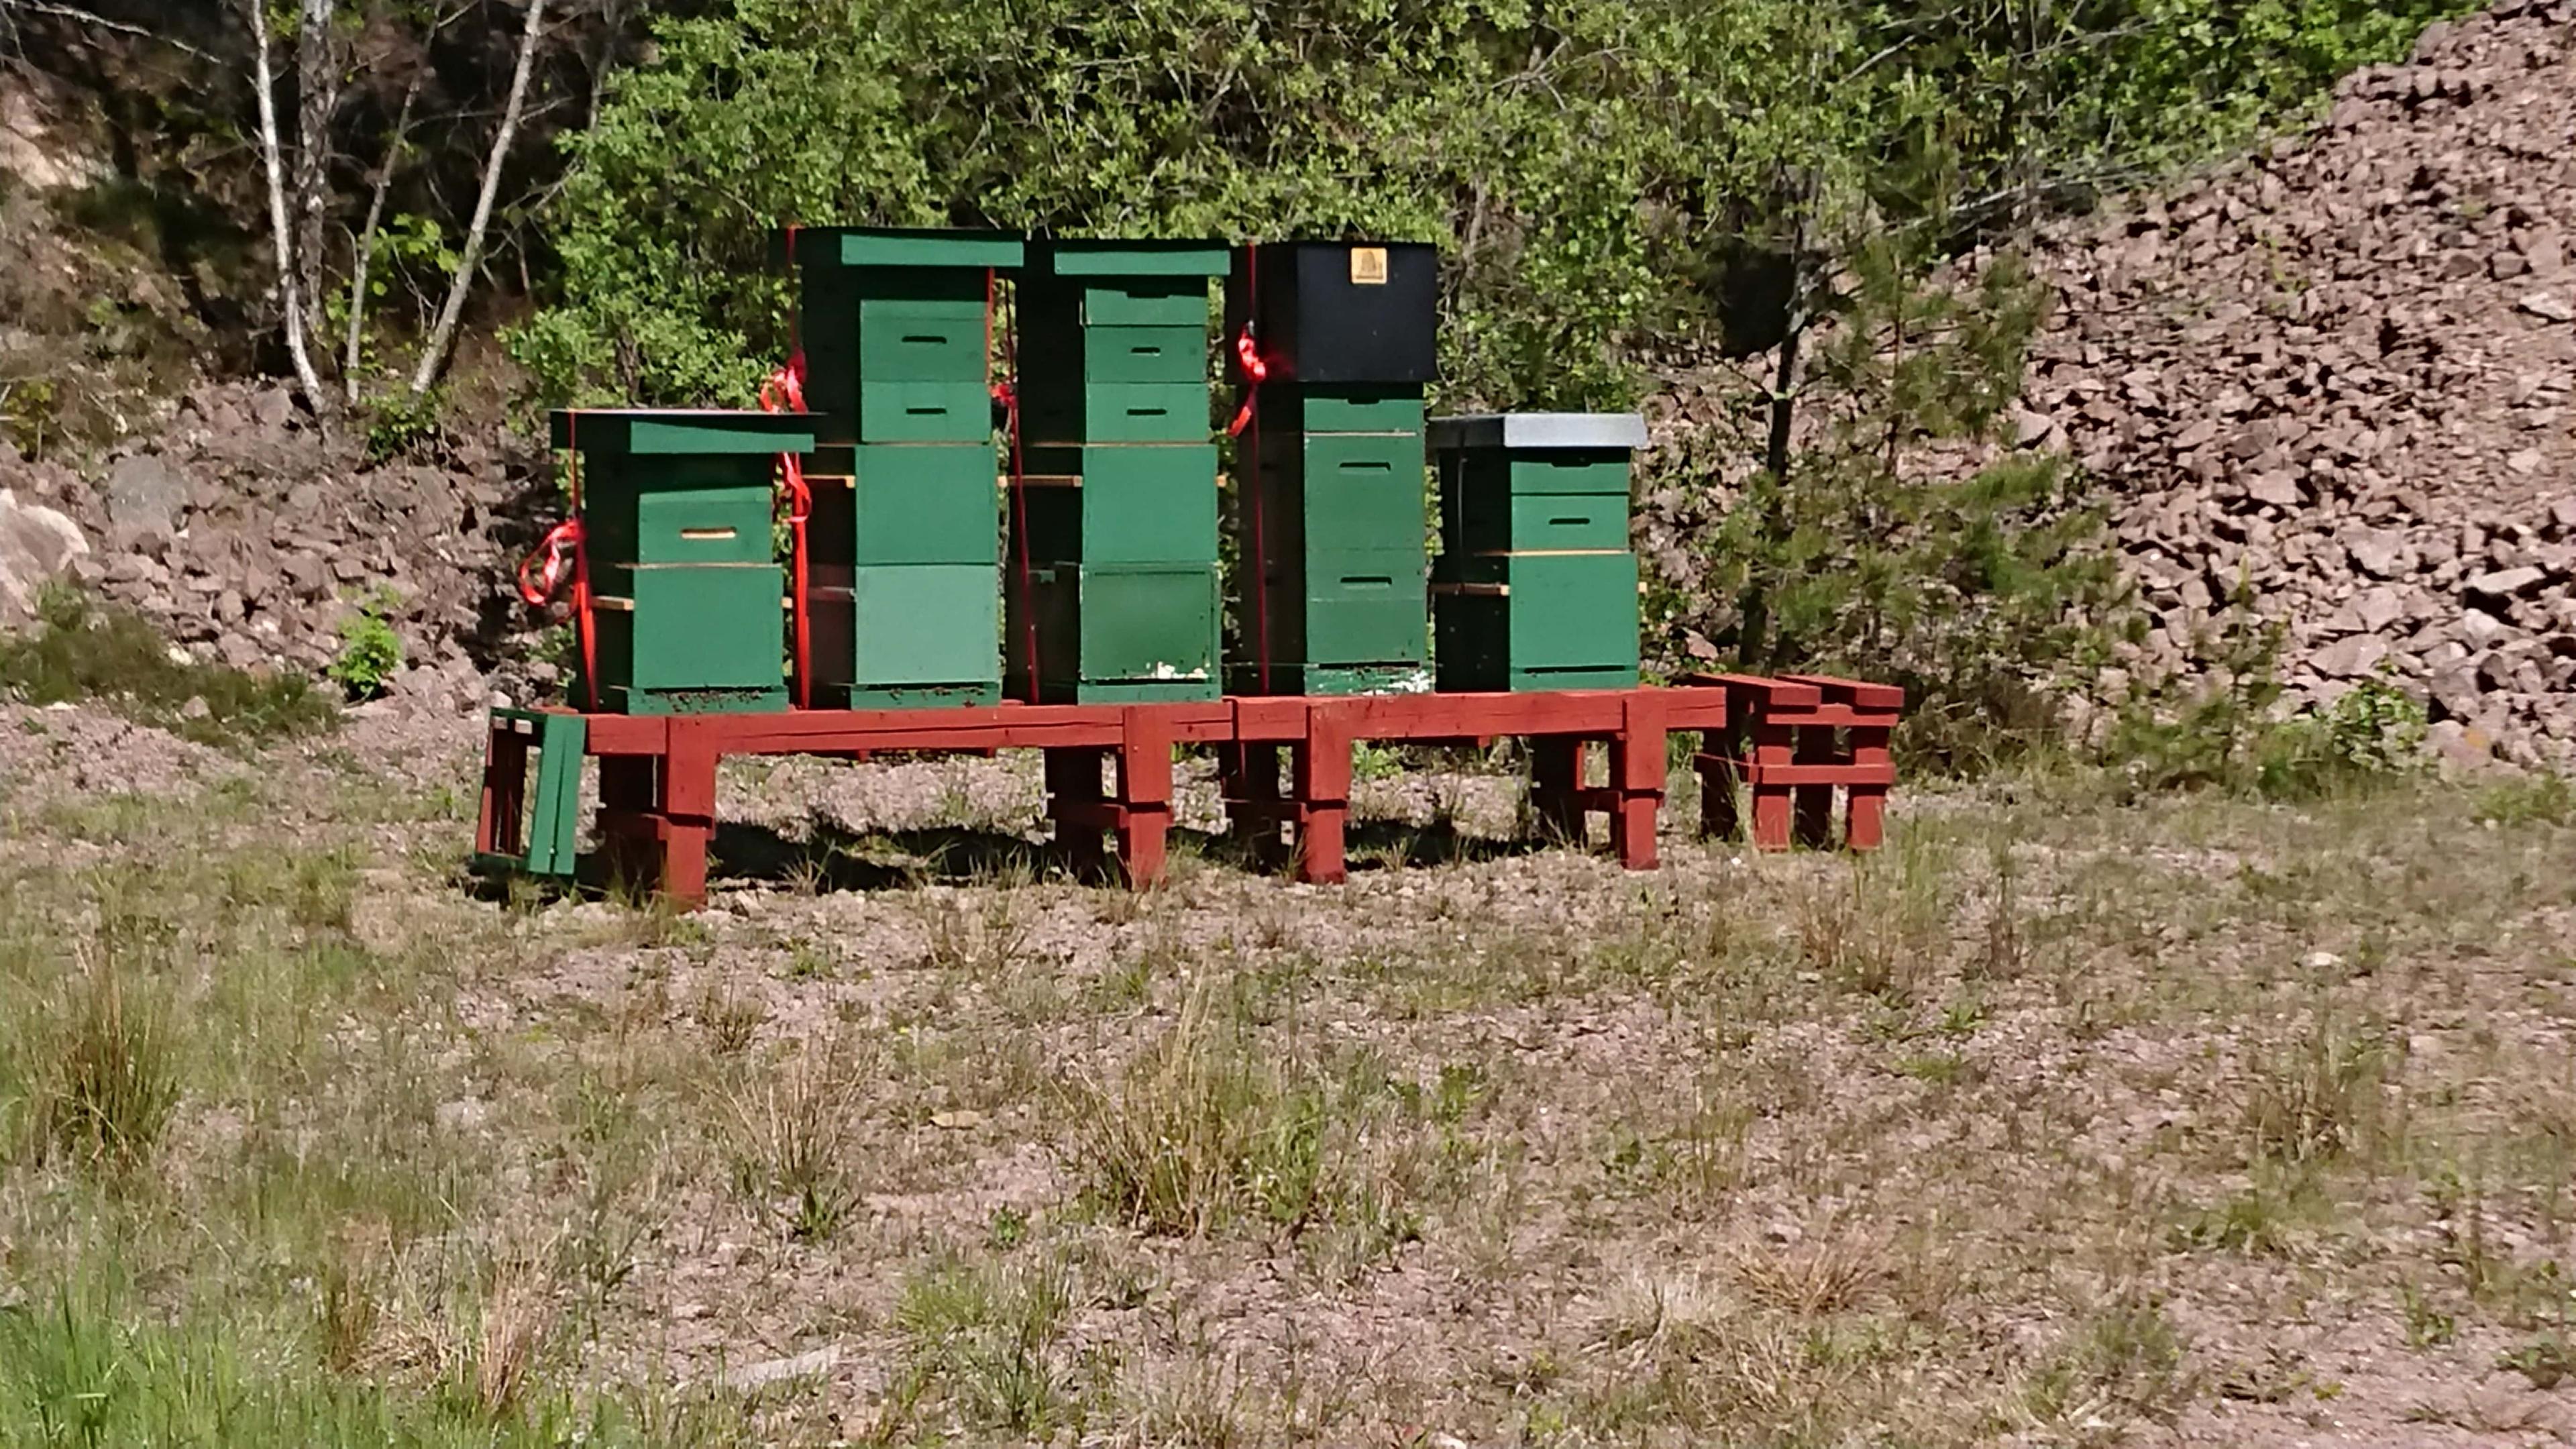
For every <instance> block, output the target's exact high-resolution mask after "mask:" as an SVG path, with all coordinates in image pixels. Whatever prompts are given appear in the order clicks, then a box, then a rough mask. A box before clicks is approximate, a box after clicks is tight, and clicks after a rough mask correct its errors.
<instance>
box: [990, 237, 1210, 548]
mask: <svg viewBox="0 0 2576 1449" xmlns="http://www.w3.org/2000/svg"><path fill="white" fill-rule="evenodd" d="M1225 268H1226V249H1225V246H1224V245H1223V244H1222V243H1219V242H1210V241H1123V240H1115V239H1105V238H1104V239H1089V238H1063V237H1040V238H1037V239H1035V240H1033V241H1031V242H1030V243H1029V255H1028V266H1027V268H1026V270H1025V272H1024V273H1023V274H1022V276H1021V279H1020V282H1019V291H1018V298H1019V303H1018V305H1019V326H1020V348H1019V370H1020V379H1019V388H1020V424H1021V432H1022V434H1023V436H1024V437H1026V438H1027V439H1028V440H1029V441H1031V442H1033V443H1037V444H1041V445H1047V444H1064V443H1095V444H1097V443H1204V442H1206V441H1207V438H1208V433H1209V431H1210V417H1209V405H1208V396H1209V394H1208V321H1209V310H1208V285H1209V283H1210V281H1211V280H1212V279H1214V278H1217V277H1221V276H1223V275H1225ZM1214 543H1215V539H1214V537H1213V536H1211V537H1210V539H1209V544H1210V546H1211V550H1213V546H1214ZM1210 556H1211V557H1213V556H1214V555H1213V552H1211V554H1210Z"/></svg>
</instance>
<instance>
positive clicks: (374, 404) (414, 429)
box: [366, 388, 447, 463]
mask: <svg viewBox="0 0 2576 1449" xmlns="http://www.w3.org/2000/svg"><path fill="white" fill-rule="evenodd" d="M446 412H447V395H446V394H445V393H444V392H442V391H440V390H439V389H437V388H432V389H430V390H429V391H428V392H423V393H415V392H413V391H411V390H410V389H409V388H390V389H388V390H386V391H384V392H382V393H379V394H377V395H376V396H375V397H372V398H370V399H368V400H367V408H366V416H367V461H368V462H369V463H387V462H391V461H392V460H394V459H396V458H400V457H404V456H406V455H408V454H410V453H413V452H416V451H418V450H419V449H421V448H423V447H425V446H427V445H429V444H431V443H435V442H437V441H438V438H439V434H440V431H441V427H442V420H443V419H444V418H445V416H446Z"/></svg>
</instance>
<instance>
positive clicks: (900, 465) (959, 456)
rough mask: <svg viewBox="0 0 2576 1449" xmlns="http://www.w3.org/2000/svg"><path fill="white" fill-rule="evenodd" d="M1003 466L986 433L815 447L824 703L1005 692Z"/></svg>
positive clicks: (816, 589)
mask: <svg viewBox="0 0 2576 1449" xmlns="http://www.w3.org/2000/svg"><path fill="white" fill-rule="evenodd" d="M1000 478H1001V469H1000V455H999V454H998V453H996V452H995V451H994V448H993V445H992V443H991V442H990V441H989V440H988V441H984V442H976V443H935V444H892V443H861V444H859V445H858V446H856V447H851V448H825V449H823V450H821V451H820V452H818V453H817V454H816V455H815V459H814V462H813V464H812V466H811V467H809V468H808V469H807V471H806V482H807V484H808V486H810V487H811V488H812V490H813V494H814V512H813V516H812V518H811V519H810V520H809V521H808V523H807V524H806V534H807V539H808V543H807V547H808V549H809V552H810V556H811V558H812V559H813V565H812V572H811V576H810V579H809V585H810V586H809V588H808V591H807V598H808V608H809V610H810V611H811V614H812V618H813V636H814V637H813V643H812V648H813V651H814V677H815V702H816V703H818V704H824V705H833V706H848V707H851V708H911V707H926V706H937V705H952V704H990V703H992V702H994V701H995V700H996V699H998V698H999V697H1000V695H1001V687H1002V686H1001V678H1002V675H1001V642H1000V639H999V637H998V634H997V632H996V631H997V630H998V628H999V625H1000V619H999V617H998V614H999V610H1000V608H1001V603H1000V588H1001V569H1000V561H1001V521H1000V519H1001V515H1000V507H999V504H1000V497H1001V491H1000Z"/></svg>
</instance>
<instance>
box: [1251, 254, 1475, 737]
mask: <svg viewBox="0 0 2576 1449" xmlns="http://www.w3.org/2000/svg"><path fill="white" fill-rule="evenodd" d="M1438 281H1439V278H1438V259H1437V256H1436V254H1435V253H1434V252H1433V250H1432V248H1430V247H1429V246H1427V245H1420V244H1408V243H1374V242H1280V243H1268V244H1263V245H1260V246H1255V247H1247V248H1242V249H1239V250H1238V251H1237V252H1236V253H1235V259H1234V265H1233V269H1232V271H1231V274H1230V276H1229V278H1228V284H1227V310H1228V327H1229V334H1230V335H1237V336H1239V335H1241V334H1242V332H1243V329H1244V328H1245V327H1246V326H1247V325H1249V327H1250V329H1251V337H1252V339H1253V345H1254V347H1255V349H1256V351H1257V353H1258V354H1259V356H1260V358H1261V359H1262V361H1263V362H1264V364H1265V365H1266V368H1267V373H1268V375H1267V377H1266V378H1265V379H1263V380H1262V381H1260V382H1259V383H1258V385H1257V387H1255V388H1254V390H1253V396H1254V408H1253V414H1252V418H1251V420H1250V426H1249V427H1248V428H1246V429H1245V430H1244V432H1243V434H1242V436H1241V438H1240V440H1239V442H1238V449H1239V452H1238V468H1237V474H1238V488H1237V490H1236V497H1235V504H1234V510H1233V518H1232V527H1233V530H1234V536H1235V548H1236V558H1237V561H1238V563H1237V567H1238V574H1237V578H1238V581H1239V588H1238V592H1239V594H1240V595H1241V602H1240V608H1239V612H1238V619H1237V623H1238V626H1239V630H1240V633H1241V636H1242V637H1241V639H1240V647H1239V648H1238V650H1237V651H1236V655H1235V658H1234V661H1233V664H1232V667H1231V669H1230V671H1229V674H1230V683H1231V684H1232V687H1233V688H1234V689H1235V690H1236V691H1238V692H1241V693H1274V694H1369V693H1384V692H1389V691H1404V690H1420V689H1427V688H1429V687H1430V683H1431V675H1430V671H1429V668H1428V665H1427V660H1428V658H1429V654H1430V630H1429V626H1428V622H1427V616H1428V609H1427V607H1426V605H1425V602H1424V593H1423V589H1424V582H1425V578H1426V567H1427V556H1426V542H1425V536H1426V533H1427V527H1426V521H1425V515H1424V493H1425V490H1424V486H1423V482H1424V474H1423V432H1422V430H1423V388H1424V387H1425V385H1426V384H1428V383H1429V382H1431V381H1432V380H1433V379H1434V377H1435V376H1436V361H1437V358H1436V348H1435V317H1436V310H1437V300H1438V298H1437V289H1438ZM1229 367H1230V369H1231V370H1232V373H1233V376H1234V379H1235V381H1236V382H1237V384H1238V385H1243V384H1245V383H1248V382H1249V381H1250V379H1249V378H1247V377H1245V375H1244V368H1243V365H1242V363H1241V360H1240V358H1238V357H1234V356H1233V355H1231V354H1229Z"/></svg>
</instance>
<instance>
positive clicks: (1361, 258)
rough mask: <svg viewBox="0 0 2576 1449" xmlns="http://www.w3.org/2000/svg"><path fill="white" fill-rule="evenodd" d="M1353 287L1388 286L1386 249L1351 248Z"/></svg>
mask: <svg viewBox="0 0 2576 1449" xmlns="http://www.w3.org/2000/svg"><path fill="white" fill-rule="evenodd" d="M1351 285H1352V286H1354V287H1383V286H1385V285H1386V248H1384V247H1353V248H1351Z"/></svg>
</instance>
